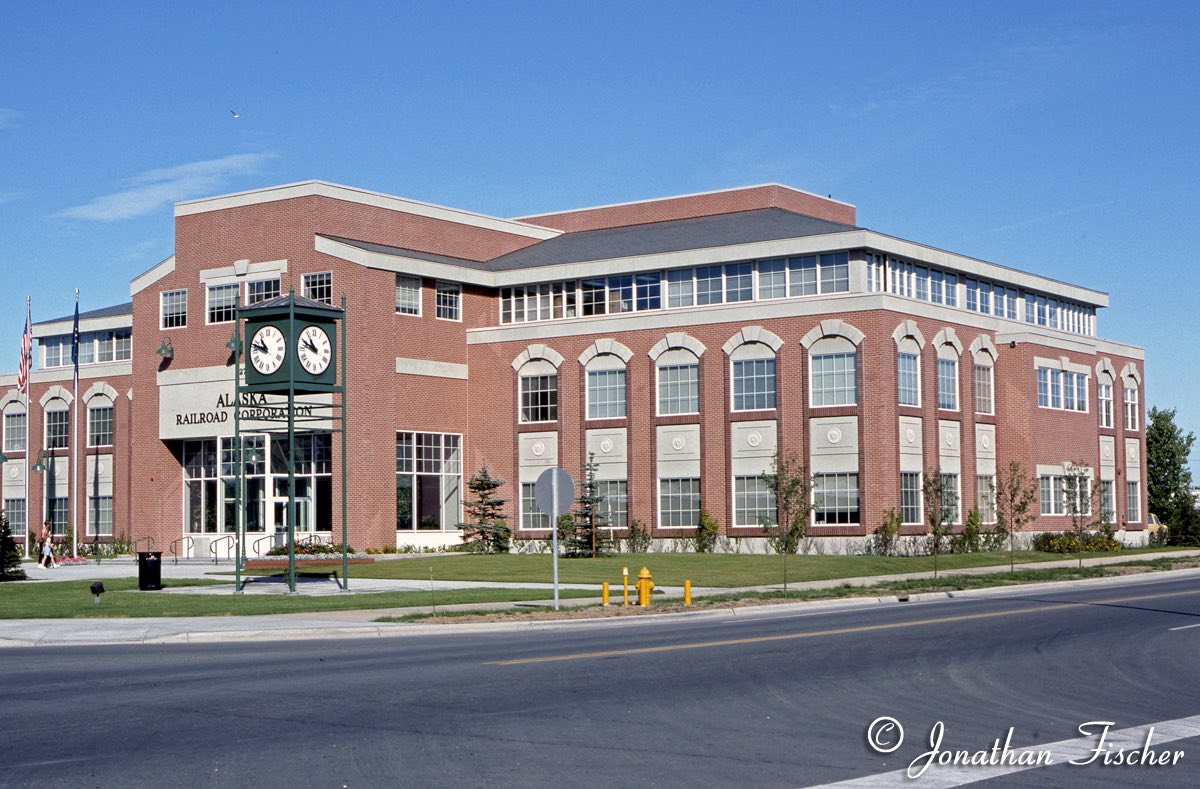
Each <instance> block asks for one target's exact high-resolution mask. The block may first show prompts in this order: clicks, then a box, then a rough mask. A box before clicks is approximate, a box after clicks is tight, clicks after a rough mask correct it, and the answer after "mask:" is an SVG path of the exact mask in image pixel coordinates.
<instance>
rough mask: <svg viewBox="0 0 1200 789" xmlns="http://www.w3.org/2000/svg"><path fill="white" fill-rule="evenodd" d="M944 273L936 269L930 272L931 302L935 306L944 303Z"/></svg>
mask: <svg viewBox="0 0 1200 789" xmlns="http://www.w3.org/2000/svg"><path fill="white" fill-rule="evenodd" d="M942 279H943V277H942V272H940V271H938V270H936V269H934V270H933V271H930V272H929V300H930V301H932V302H933V303H934V304H941V303H942V290H943V288H942Z"/></svg>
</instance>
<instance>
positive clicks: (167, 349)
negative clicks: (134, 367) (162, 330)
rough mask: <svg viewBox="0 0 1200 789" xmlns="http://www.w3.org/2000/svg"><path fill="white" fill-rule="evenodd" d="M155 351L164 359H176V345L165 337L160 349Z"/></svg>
mask: <svg viewBox="0 0 1200 789" xmlns="http://www.w3.org/2000/svg"><path fill="white" fill-rule="evenodd" d="M155 353H157V354H158V355H159V356H161V357H162V358H164V359H174V358H175V346H174V345H172V344H171V341H170V340H167V339H164V340H163V341H162V345H160V346H158V350H157V351H155Z"/></svg>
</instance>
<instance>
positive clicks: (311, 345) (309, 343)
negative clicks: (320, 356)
mask: <svg viewBox="0 0 1200 789" xmlns="http://www.w3.org/2000/svg"><path fill="white" fill-rule="evenodd" d="M304 347H305V348H307V349H308V350H309V351H311V352H312V353H316V352H317V346H316V344H315V343H314V342H313V341H312V340H310V339H308V338H307V337H305V338H304Z"/></svg>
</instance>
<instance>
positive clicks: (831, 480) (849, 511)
mask: <svg viewBox="0 0 1200 789" xmlns="http://www.w3.org/2000/svg"><path fill="white" fill-rule="evenodd" d="M813 517H814V519H815V522H816V523H817V524H818V525H826V526H828V525H840V524H851V523H858V474H814V475H813Z"/></svg>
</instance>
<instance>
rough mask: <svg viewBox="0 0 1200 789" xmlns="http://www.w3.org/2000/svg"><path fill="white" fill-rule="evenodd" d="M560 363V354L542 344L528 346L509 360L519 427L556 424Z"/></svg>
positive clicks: (561, 359)
mask: <svg viewBox="0 0 1200 789" xmlns="http://www.w3.org/2000/svg"><path fill="white" fill-rule="evenodd" d="M562 361H563V358H562V355H561V354H559V353H557V352H556V351H554V349H552V348H549V347H547V346H545V345H531V346H529V347H528V348H527V349H525V350H524V351H523V352H522V353H521V354H520V355H519V356H518V357H517V358H516V359H514V360H513V363H512V366H513V369H514V370H516V371H517V380H518V390H519V394H518V397H519V402H518V405H517V409H518V420H519V421H520V422H521V424H533V423H537V422H557V421H558V368H559V366H560V365H561V364H562Z"/></svg>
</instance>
